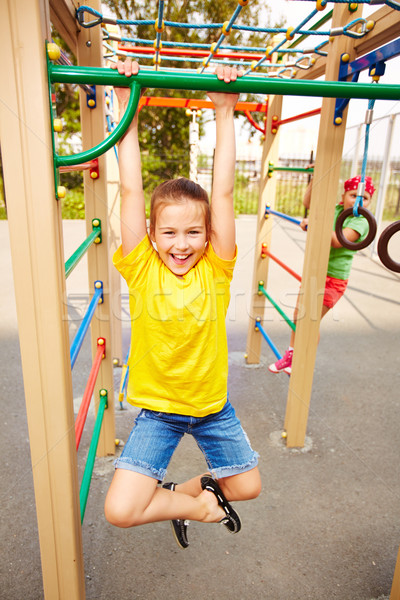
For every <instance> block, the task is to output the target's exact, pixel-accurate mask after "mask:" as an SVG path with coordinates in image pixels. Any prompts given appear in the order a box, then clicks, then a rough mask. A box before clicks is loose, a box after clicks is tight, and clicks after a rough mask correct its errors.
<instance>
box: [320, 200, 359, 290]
mask: <svg viewBox="0 0 400 600" xmlns="http://www.w3.org/2000/svg"><path fill="white" fill-rule="evenodd" d="M343 210H344V209H343V206H342V205H341V204H337V205H336V208H335V218H334V220H333V230H335V225H336V221H337V218H338V216H339V215H340V214H341V213H342V212H343ZM346 227H348V228H349V229H353V230H354V231H356V232H357V233H359V234H360V237H359V239H358V241H362V240H364V239H365V237H366V235H367V233H368V221H367V219H366V218H365V217H363V216H361V215H360V216H359V217H354V216H349V217H347V219H346V220H345V222H344V223H343V229H345V228H346ZM355 252H356V250H349V249H348V248H343V246H341V247H340V248H331V251H330V253H329V262H328V271H327V274H328V275H329V276H330V277H334V278H335V279H348V278H349V275H350V271H351V265H352V262H353V258H354V254H355Z"/></svg>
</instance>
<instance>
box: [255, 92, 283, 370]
mask: <svg viewBox="0 0 400 600" xmlns="http://www.w3.org/2000/svg"><path fill="white" fill-rule="evenodd" d="M281 114H282V96H269V99H268V115H267V122H266V133H265V141H264V147H263V155H262V160H261V176H260V196H259V204H258V216H257V233H256V248H255V255H254V267H253V283H252V288H251V289H252V299H251V306H250V320H249V329H248V333H247V346H246V361H247V363H248V364H254V363H259V362H260V354H261V339H262V338H261V333H260V332H257V331H256V330H255V320H256V318H257V317H259V318H260V319H262V318H263V316H264V307H265V299H264V297H260V296H259V295H258V282H259V281H264V284H265V286H266V285H267V277H268V266H269V258H268V257H266V258H261V244H263V243H266V244H267V245H268V247H270V244H271V233H272V225H273V217H271V216H270V217H269V218H268V219H266V218H265V206H266V205H267V204H268V205H269V206H270V207H271V208H273V207H274V206H275V196H276V176H274V175H273V176H272V177H268V166H269V163H270V162H272V163H274V164H275V165H276V164H277V162H278V158H279V129H278V131H277V133H272V125H273V122H274V120H279V119H280V118H281ZM274 117H276V119H274ZM273 119H274V120H273Z"/></svg>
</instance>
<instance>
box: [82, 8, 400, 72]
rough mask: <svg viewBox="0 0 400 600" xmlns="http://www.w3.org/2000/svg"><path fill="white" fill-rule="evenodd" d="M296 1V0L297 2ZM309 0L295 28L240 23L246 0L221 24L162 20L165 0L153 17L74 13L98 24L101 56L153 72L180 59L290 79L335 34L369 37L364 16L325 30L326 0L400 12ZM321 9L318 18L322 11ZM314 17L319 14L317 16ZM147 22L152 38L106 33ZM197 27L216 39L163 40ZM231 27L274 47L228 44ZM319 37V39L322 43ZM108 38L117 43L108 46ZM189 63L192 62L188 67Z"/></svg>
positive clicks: (86, 10)
mask: <svg viewBox="0 0 400 600" xmlns="http://www.w3.org/2000/svg"><path fill="white" fill-rule="evenodd" d="M297 1H300V0H297ZM301 1H303V2H307V1H309V2H312V3H313V4H314V5H315V8H313V10H312V11H311V12H310V13H309V14H308V15H307V16H306V17H305V18H304V19H303V20H302V21H301V23H299V24H298V25H297V26H296V27H293V26H289V27H250V26H246V25H241V24H240V15H241V13H242V11H243V10H245V8H246V6H247V5H248V3H249V0H238V4H237V7H236V9H235V10H234V12H233V15H232V16H231V18H230V20H228V21H225V23H212V24H197V23H196V24H191V23H179V22H174V21H166V20H164V19H163V16H164V0H159V3H158V11H157V15H155V18H154V19H153V20H135V19H116V18H111V17H109V16H104V15H103V14H101V13H100V12H98V11H96V10H94V9H93V8H91V7H88V6H80V7H79V8H78V9H77V12H76V16H77V19H78V21H79V23H80V25H81V26H82V27H84V28H91V27H95V26H102V31H103V44H104V49H105V58H108V59H111V60H115V59H116V57H118V56H121V57H126V56H130V57H132V58H135V59H141V60H145V61H146V60H147V61H148V60H150V61H151V62H152V64H153V65H154V69H155V70H167V69H170V68H171V67H169V66H168V64H170V62H171V61H173V62H174V63H175V64H177V63H178V64H179V63H184V64H185V68H187V69H188V70H193V69H196V70H197V71H199V72H203V71H204V70H206V69H207V68H215V66H216V65H218V64H221V63H223V64H231V65H238V66H240V67H241V68H242V69H243V70H244V72H245V74H248V73H250V72H257V73H260V74H264V75H267V76H268V77H280V78H294V77H295V76H296V72H297V70H298V69H300V70H307V69H310V68H311V67H312V66H313V65H314V64H315V62H316V61H317V60H318V58H319V57H324V56H327V44H328V43H329V40H331V39H332V38H333V37H335V36H341V35H343V36H348V37H351V38H360V37H364V36H366V35H368V33H369V32H370V31H371V30H372V29H373V28H374V22H373V21H369V20H367V19H365V18H362V17H357V18H354V19H353V20H351V21H350V22H349V23H348V24H347V25H345V26H344V27H335V28H332V27H331V28H330V29H324V26H325V24H326V23H327V22H329V21H330V19H331V17H332V12H333V10H328V11H326V12H325V9H326V8H327V7H328V3H330V4H336V3H341V4H347V5H348V9H349V11H350V12H355V11H356V10H357V7H358V4H367V5H375V4H381V5H382V4H384V5H386V6H388V7H390V8H392V9H394V10H400V2H399V0H359V2H358V4H357V3H354V2H349V1H348V0H317V1H316V2H315V0H301ZM322 13H323V15H322V17H321V14H322ZM316 17H318V18H316ZM141 25H142V26H143V25H147V26H152V27H154V29H155V35H154V37H152V38H151V39H143V38H139V37H135V36H134V35H132V37H131V36H123V35H119V34H117V33H115V32H114V31H110V26H111V28H112V27H113V26H114V28H115V26H119V27H123V28H124V29H127V28H132V30H133V31H134V30H135V28H136V29H137V28H138V27H139V26H141ZM168 28H169V29H181V30H182V29H187V30H188V29H196V30H198V31H199V32H201V31H205V30H214V31H215V32H216V33H217V34H218V32H219V37H218V40H217V41H216V42H213V43H201V42H199V43H187V42H182V41H179V42H173V41H168V40H166V39H164V38H165V33H166V31H167V29H168ZM232 31H240V32H243V33H245V32H247V33H249V32H254V33H257V34H260V35H265V37H266V39H268V40H270V39H271V38H272V40H273V43H272V45H266V46H265V47H260V46H243V45H242V46H238V45H229V43H227V42H228V38H229V34H230V33H231V32H232ZM313 36H318V41H317V42H316V43H315V44H314V45H309V46H304V44H303V43H304V42H306V41H307V43H308V40H309V39H312V38H313ZM321 38H322V41H320V40H321ZM112 42H117V47H116V44H112ZM187 65H190V66H189V67H187Z"/></svg>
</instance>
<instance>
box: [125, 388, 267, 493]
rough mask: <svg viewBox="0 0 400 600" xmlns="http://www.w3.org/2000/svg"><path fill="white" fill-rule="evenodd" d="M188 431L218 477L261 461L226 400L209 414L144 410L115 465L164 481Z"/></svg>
mask: <svg viewBox="0 0 400 600" xmlns="http://www.w3.org/2000/svg"><path fill="white" fill-rule="evenodd" d="M185 433H189V434H191V435H193V437H194V439H195V440H196V442H197V445H198V447H199V448H200V450H201V451H202V453H203V454H204V457H205V459H206V462H207V465H208V468H209V470H210V471H211V472H212V474H213V475H214V477H216V478H217V479H221V478H222V477H230V476H231V475H238V474H239V473H244V472H246V471H250V470H251V469H253V468H254V467H255V466H256V465H257V463H258V454H257V453H256V452H254V450H253V449H252V447H251V446H250V442H249V440H248V437H247V435H246V433H245V432H244V430H243V428H242V426H241V424H240V421H239V419H238V418H237V416H236V414H235V410H234V408H233V406H232V405H231V403H230V402H229V400H227V402H226V404H225V406H224V407H223V409H222V410H221V411H220V412H218V413H214V414H211V415H208V416H206V417H189V416H186V415H176V414H169V413H162V412H153V411H151V410H146V409H142V410H141V411H140V413H139V415H138V416H137V418H136V420H135V426H134V427H133V429H132V431H131V433H130V436H129V439H128V441H127V443H126V444H125V446H124V449H123V451H122V454H121V456H120V457H119V458H118V459H117V460H116V461H115V466H116V468H118V469H128V470H130V471H135V472H136V473H142V474H143V475H148V476H149V477H152V478H153V479H158V480H159V481H162V480H163V479H164V477H165V475H166V472H167V467H168V464H169V462H170V460H171V457H172V454H173V453H174V450H175V448H176V447H177V446H178V444H179V442H180V440H181V439H182V437H183V435H184V434H185Z"/></svg>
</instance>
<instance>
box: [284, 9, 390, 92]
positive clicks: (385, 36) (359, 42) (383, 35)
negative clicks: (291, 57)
mask: <svg viewBox="0 0 400 600" xmlns="http://www.w3.org/2000/svg"><path fill="white" fill-rule="evenodd" d="M352 14H353V15H354V13H352ZM368 20H369V21H374V22H375V26H374V28H373V29H372V30H371V31H370V32H369V33H368V34H367V35H365V36H364V37H362V38H356V39H353V38H350V39H353V42H352V43H353V44H354V55H353V58H352V59H351V60H354V59H355V58H358V57H360V56H364V54H368V52H372V51H373V50H376V49H377V48H380V47H381V46H383V45H385V44H387V43H388V42H391V41H392V40H395V39H396V38H398V37H399V32H400V11H398V10H394V9H392V8H389V7H388V6H383V7H382V8H380V9H379V10H377V11H376V12H374V13H373V14H372V15H370V17H368ZM336 39H339V38H336ZM331 47H332V42H329V44H328V45H327V46H325V48H324V49H323V50H326V51H327V52H328V53H329V52H330V49H331ZM314 57H316V55H314ZM326 64H327V59H326V58H325V57H318V58H317V60H316V63H315V65H314V66H313V67H311V68H310V69H307V70H302V69H298V71H297V73H296V77H295V79H318V77H322V76H323V75H324V74H325V71H326ZM325 79H326V78H325ZM330 81H337V79H333V80H330Z"/></svg>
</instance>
